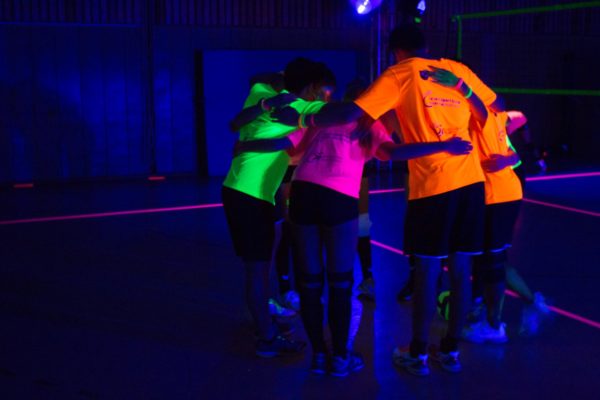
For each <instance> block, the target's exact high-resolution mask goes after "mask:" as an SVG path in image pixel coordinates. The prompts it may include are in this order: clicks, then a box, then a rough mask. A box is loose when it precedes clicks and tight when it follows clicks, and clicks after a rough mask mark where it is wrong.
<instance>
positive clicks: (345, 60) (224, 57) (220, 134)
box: [203, 50, 357, 176]
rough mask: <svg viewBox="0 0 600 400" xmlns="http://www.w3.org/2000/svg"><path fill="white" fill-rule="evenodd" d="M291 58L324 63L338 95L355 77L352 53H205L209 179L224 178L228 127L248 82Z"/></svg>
mask: <svg viewBox="0 0 600 400" xmlns="http://www.w3.org/2000/svg"><path fill="white" fill-rule="evenodd" d="M295 57H307V58H310V59H313V60H315V61H321V62H324V63H326V64H327V65H328V66H329V68H330V69H331V70H333V72H334V73H335V75H336V78H337V82H338V88H339V90H338V93H339V94H341V93H342V92H343V90H344V87H345V85H346V84H347V83H348V82H350V81H351V80H352V79H354V78H355V77H356V75H357V56H356V52H354V51H317V50H313V51H310V50H299V51H268V50H258V51H242V50H239V51H235V50H232V51H205V52H204V53H203V58H204V77H203V78H204V98H205V104H206V108H205V111H206V124H205V125H206V126H205V127H206V142H207V149H208V169H209V174H210V175H211V176H222V175H225V174H226V173H227V171H228V169H229V165H230V163H231V151H232V148H233V144H234V142H235V140H236V139H237V135H234V134H232V133H231V132H230V131H229V128H228V123H229V121H230V120H231V118H233V116H235V114H236V113H237V112H239V111H240V110H241V108H242V105H243V103H244V100H245V98H246V96H247V95H248V89H249V85H248V82H249V79H250V77H252V76H253V75H255V74H257V73H260V72H267V71H282V70H283V69H284V68H285V65H286V63H287V62H288V61H290V60H292V59H294V58H295Z"/></svg>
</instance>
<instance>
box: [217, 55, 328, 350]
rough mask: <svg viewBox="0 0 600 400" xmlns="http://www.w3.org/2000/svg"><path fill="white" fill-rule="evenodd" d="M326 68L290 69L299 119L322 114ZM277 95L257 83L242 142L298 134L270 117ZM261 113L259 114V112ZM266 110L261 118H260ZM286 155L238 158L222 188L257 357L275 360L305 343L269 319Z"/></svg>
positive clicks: (298, 65)
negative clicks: (240, 265) (286, 334)
mask: <svg viewBox="0 0 600 400" xmlns="http://www.w3.org/2000/svg"><path fill="white" fill-rule="evenodd" d="M323 67H324V65H323V64H319V63H315V62H314V61H310V60H308V59H305V58H298V59H295V60H293V61H291V62H290V63H288V65H287V66H286V68H285V72H284V83H285V89H286V90H287V91H289V92H290V93H292V94H294V95H296V96H297V98H296V99H295V100H294V101H292V102H291V103H290V107H292V108H294V109H295V110H297V111H298V112H299V113H310V112H313V113H314V112H317V111H318V110H319V109H320V108H321V107H322V106H323V105H325V103H324V102H322V101H316V99H318V98H319V96H320V93H319V92H320V90H321V88H322V87H323V86H325V85H326V82H325V81H324V80H325V78H326V76H327V74H326V72H327V71H328V70H327V69H326V68H323ZM278 94H279V93H278V92H277V91H276V90H275V89H274V88H273V87H272V86H271V85H269V84H266V83H256V84H254V85H253V86H252V88H251V89H250V94H249V95H248V98H247V99H246V101H245V103H244V111H246V112H248V113H249V114H254V112H255V111H259V112H258V113H257V115H258V116H257V117H256V118H255V119H253V120H251V121H250V122H248V123H246V124H244V125H243V126H242V127H241V129H240V141H247V140H255V139H277V138H282V137H285V136H287V135H289V134H290V133H291V132H293V131H295V130H296V128H295V127H290V126H287V125H284V124H282V123H279V122H276V121H274V120H273V119H272V118H271V114H270V111H271V109H272V108H273V105H274V104H273V103H277V101H278V100H280V99H281V98H278V99H277V100H275V99H276V96H278ZM259 107H260V109H259ZM261 110H262V112H260V111H261ZM288 162H289V156H288V155H287V153H286V152H285V151H277V152H273V153H254V152H249V153H242V154H239V155H236V156H235V157H234V158H233V160H232V162H231V168H230V169H229V172H228V174H227V177H226V178H225V181H224V182H223V188H222V197H223V208H224V210H225V215H226V217H227V222H228V225H229V230H230V233H231V237H232V240H233V244H234V247H235V251H236V254H237V255H238V256H239V257H241V258H242V260H243V262H244V264H245V266H246V279H245V281H246V302H247V304H248V307H249V309H250V313H251V314H252V318H253V320H254V323H255V325H256V328H257V333H258V336H259V339H258V342H257V344H256V354H257V355H258V356H261V357H274V356H278V355H282V354H294V353H299V352H300V351H302V349H303V348H304V346H305V343H302V342H294V341H292V340H289V339H287V338H284V337H283V336H281V335H279V334H278V332H277V328H276V327H275V325H274V324H273V321H272V319H271V315H270V313H269V305H268V300H269V295H270V294H271V290H270V280H269V276H270V266H271V258H272V252H273V246H274V242H275V198H274V196H275V192H276V191H277V188H278V187H279V185H280V184H281V181H282V179H283V176H284V174H285V170H286V168H287V166H288Z"/></svg>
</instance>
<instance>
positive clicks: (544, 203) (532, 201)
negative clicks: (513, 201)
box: [523, 198, 600, 217]
mask: <svg viewBox="0 0 600 400" xmlns="http://www.w3.org/2000/svg"><path fill="white" fill-rule="evenodd" d="M523 201H525V202H527V203H533V204H537V205H540V206H546V207H552V208H557V209H559V210H564V211H571V212H576V213H579V214H585V215H591V216H592V217H600V213H598V212H594V211H587V210H581V209H579V208H573V207H567V206H561V205H560V204H554V203H546V202H545V201H539V200H533V199H527V198H523Z"/></svg>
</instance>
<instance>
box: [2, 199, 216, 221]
mask: <svg viewBox="0 0 600 400" xmlns="http://www.w3.org/2000/svg"><path fill="white" fill-rule="evenodd" d="M222 206H223V204H220V203H214V204H199V205H196V206H181V207H164V208H146V209H142V210H128V211H113V212H104V213H93V214H79V215H61V216H55V217H39V218H27V219H13V220H7V221H0V225H17V224H31V223H38V222H52V221H68V220H74V219H91V218H106V217H118V216H123V215H138V214H153V213H163V212H172V211H189V210H198V209H202V208H216V207H222Z"/></svg>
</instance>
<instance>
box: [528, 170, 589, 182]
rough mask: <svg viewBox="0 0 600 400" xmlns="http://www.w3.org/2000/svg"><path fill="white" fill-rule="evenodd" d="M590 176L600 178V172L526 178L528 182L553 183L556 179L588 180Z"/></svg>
mask: <svg viewBox="0 0 600 400" xmlns="http://www.w3.org/2000/svg"><path fill="white" fill-rule="evenodd" d="M590 176H600V172H583V173H580V174H562V175H546V176H531V177H529V178H526V179H525V180H526V181H527V182H535V181H551V180H554V179H569V178H588V177H590Z"/></svg>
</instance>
